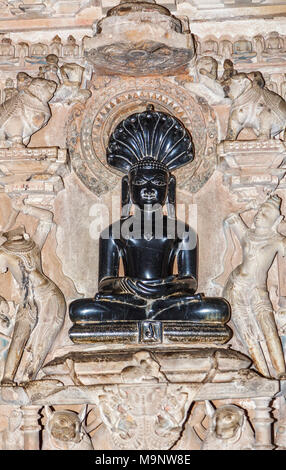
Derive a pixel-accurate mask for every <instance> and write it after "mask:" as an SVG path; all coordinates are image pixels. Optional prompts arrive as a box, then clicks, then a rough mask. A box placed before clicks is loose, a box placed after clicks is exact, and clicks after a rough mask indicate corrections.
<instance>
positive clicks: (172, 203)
mask: <svg viewBox="0 0 286 470" xmlns="http://www.w3.org/2000/svg"><path fill="white" fill-rule="evenodd" d="M166 206H167V211H168V216H169V217H170V218H171V219H175V218H176V178H175V176H174V175H170V178H169V184H168V195H167V200H166Z"/></svg>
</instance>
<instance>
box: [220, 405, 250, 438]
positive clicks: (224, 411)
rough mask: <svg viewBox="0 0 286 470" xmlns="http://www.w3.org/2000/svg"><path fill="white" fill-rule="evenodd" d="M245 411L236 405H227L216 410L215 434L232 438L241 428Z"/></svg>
mask: <svg viewBox="0 0 286 470" xmlns="http://www.w3.org/2000/svg"><path fill="white" fill-rule="evenodd" d="M243 422H244V412H243V410H241V409H240V408H238V407H237V406H235V405H225V406H222V407H220V408H218V409H217V410H216V412H215V434H216V436H217V437H218V438H219V439H231V438H233V437H234V436H236V435H237V433H238V432H239V431H240V430H241V428H242V426H243Z"/></svg>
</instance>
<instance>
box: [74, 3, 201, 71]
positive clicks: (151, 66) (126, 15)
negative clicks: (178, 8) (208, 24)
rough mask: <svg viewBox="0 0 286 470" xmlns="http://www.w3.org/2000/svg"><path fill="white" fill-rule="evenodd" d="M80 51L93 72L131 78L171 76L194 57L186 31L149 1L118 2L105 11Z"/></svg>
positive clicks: (160, 6)
mask: <svg viewBox="0 0 286 470" xmlns="http://www.w3.org/2000/svg"><path fill="white" fill-rule="evenodd" d="M115 25H116V27H115ZM133 30H136V34H132V33H131V34H130V31H133ZM111 37H112V42H111V41H110V38H111ZM83 49H84V53H85V56H86V57H87V60H88V61H90V62H91V63H92V64H93V66H94V69H95V70H97V71H101V72H103V73H105V74H114V73H116V74H118V73H123V74H124V75H133V76H140V75H149V74H150V73H151V74H161V73H166V74H172V72H173V71H174V70H177V69H180V68H184V67H186V65H187V64H188V62H189V61H190V60H191V59H192V58H193V57H194V55H195V48H194V42H193V38H192V35H191V33H190V31H189V30H184V27H183V23H182V21H181V20H180V19H178V18H176V17H175V16H173V15H172V14H171V13H170V11H169V10H168V9H167V8H166V7H164V6H162V5H158V4H156V2H155V1H152V0H145V1H141V2H120V4H119V5H117V6H115V7H114V8H112V9H110V10H108V12H107V15H106V17H105V18H102V19H101V20H100V21H98V22H97V23H96V28H95V36H94V37H93V38H88V37H86V38H84V41H83Z"/></svg>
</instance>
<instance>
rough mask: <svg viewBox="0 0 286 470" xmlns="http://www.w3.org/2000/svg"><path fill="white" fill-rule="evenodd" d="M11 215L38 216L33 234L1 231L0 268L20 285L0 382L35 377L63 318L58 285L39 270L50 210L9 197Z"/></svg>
mask: <svg viewBox="0 0 286 470" xmlns="http://www.w3.org/2000/svg"><path fill="white" fill-rule="evenodd" d="M12 204H13V207H14V209H15V214H14V219H16V217H17V215H18V214H19V212H20V211H21V212H23V213H25V214H29V215H31V216H33V217H36V218H37V219H39V223H38V226H37V229H36V232H35V234H34V235H33V238H31V237H30V236H29V235H28V234H27V233H26V232H25V230H24V227H20V228H18V229H14V230H10V231H8V232H4V233H3V234H2V237H3V238H4V240H5V241H4V243H2V245H1V247H0V265H1V272H2V273H4V272H6V271H7V270H9V271H11V273H12V276H13V278H14V279H15V282H16V284H17V285H18V287H19V288H20V297H21V300H20V301H19V304H18V308H17V312H16V318H15V325H14V330H13V334H12V339H11V342H10V345H9V350H8V354H7V358H6V362H5V367H4V373H3V378H2V385H3V384H5V385H7V384H11V383H14V381H15V377H16V374H18V379H17V380H18V381H25V380H28V379H29V380H33V379H35V378H36V376H37V373H38V372H39V370H40V368H41V366H42V364H43V362H44V360H45V358H46V356H47V354H48V352H49V350H50V348H51V346H52V344H53V342H54V340H55V338H56V336H57V335H58V333H59V331H60V329H61V327H62V325H63V321H64V317H65V311H66V304H65V299H64V296H63V294H62V292H61V291H60V289H59V288H58V287H57V286H56V285H55V284H54V283H53V281H51V280H50V279H49V278H48V277H47V276H46V275H45V274H44V272H43V270H42V266H41V249H42V248H43V246H44V244H45V241H46V239H47V236H48V234H49V232H50V229H51V226H52V223H53V222H52V213H51V212H49V211H47V210H46V209H42V208H40V207H35V206H32V205H28V204H25V201H23V200H22V199H21V198H20V199H19V200H17V199H14V200H13V201H12Z"/></svg>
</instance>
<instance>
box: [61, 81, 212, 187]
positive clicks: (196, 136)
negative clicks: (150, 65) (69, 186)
mask: <svg viewBox="0 0 286 470" xmlns="http://www.w3.org/2000/svg"><path fill="white" fill-rule="evenodd" d="M101 82H102V84H103V85H102V84H101V86H99V85H98V82H94V84H93V87H92V91H93V94H92V97H91V98H90V100H89V101H88V102H87V104H86V105H85V106H84V105H81V104H77V105H75V106H74V107H73V108H72V110H71V114H70V117H69V121H68V137H67V145H68V148H69V153H70V157H71V163H72V166H73V169H74V171H75V173H76V174H77V176H78V177H79V178H80V180H81V181H82V182H83V184H84V185H85V186H86V187H87V188H88V189H90V190H91V191H92V192H93V193H94V194H96V195H97V196H99V195H101V194H104V193H106V192H108V191H109V190H111V189H112V188H114V186H115V185H116V184H117V183H118V182H119V181H120V179H121V177H122V175H121V174H120V173H119V172H118V171H117V170H115V169H113V168H111V167H109V166H108V165H107V162H106V154H105V149H106V146H107V142H108V138H109V136H110V134H111V132H112V131H113V129H114V128H115V127H116V125H117V124H118V123H119V122H120V121H121V120H123V119H125V118H126V117H127V116H129V115H130V114H132V113H135V112H141V111H144V110H145V109H146V105H147V104H148V103H152V104H154V107H155V109H156V110H158V111H162V112H167V113H169V114H172V115H173V116H175V117H176V118H178V119H179V120H180V121H181V122H182V123H183V124H184V125H185V127H186V128H187V129H188V130H189V131H190V133H191V135H192V138H193V141H194V148H195V159H194V161H193V162H192V163H190V164H189V165H187V166H186V167H184V168H183V169H181V170H178V171H177V172H176V177H177V182H178V187H179V188H180V189H185V190H187V191H190V192H196V191H198V190H199V189H200V188H201V187H202V186H203V185H204V183H205V182H206V181H207V180H208V179H209V178H210V176H211V175H212V173H213V171H214V169H215V166H216V160H217V157H216V155H217V154H216V144H217V123H216V118H215V115H214V112H213V111H212V109H211V108H210V106H209V105H208V104H207V103H206V101H205V100H203V99H202V98H199V97H197V96H195V95H193V94H191V93H190V92H188V91H187V90H185V89H184V88H183V87H181V86H179V85H177V84H175V83H174V82H172V81H171V80H169V79H166V78H153V79H152V78H128V77H125V78H124V80H122V79H120V78H113V79H110V80H109V82H108V80H106V81H105V84H106V86H104V80H101Z"/></svg>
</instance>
